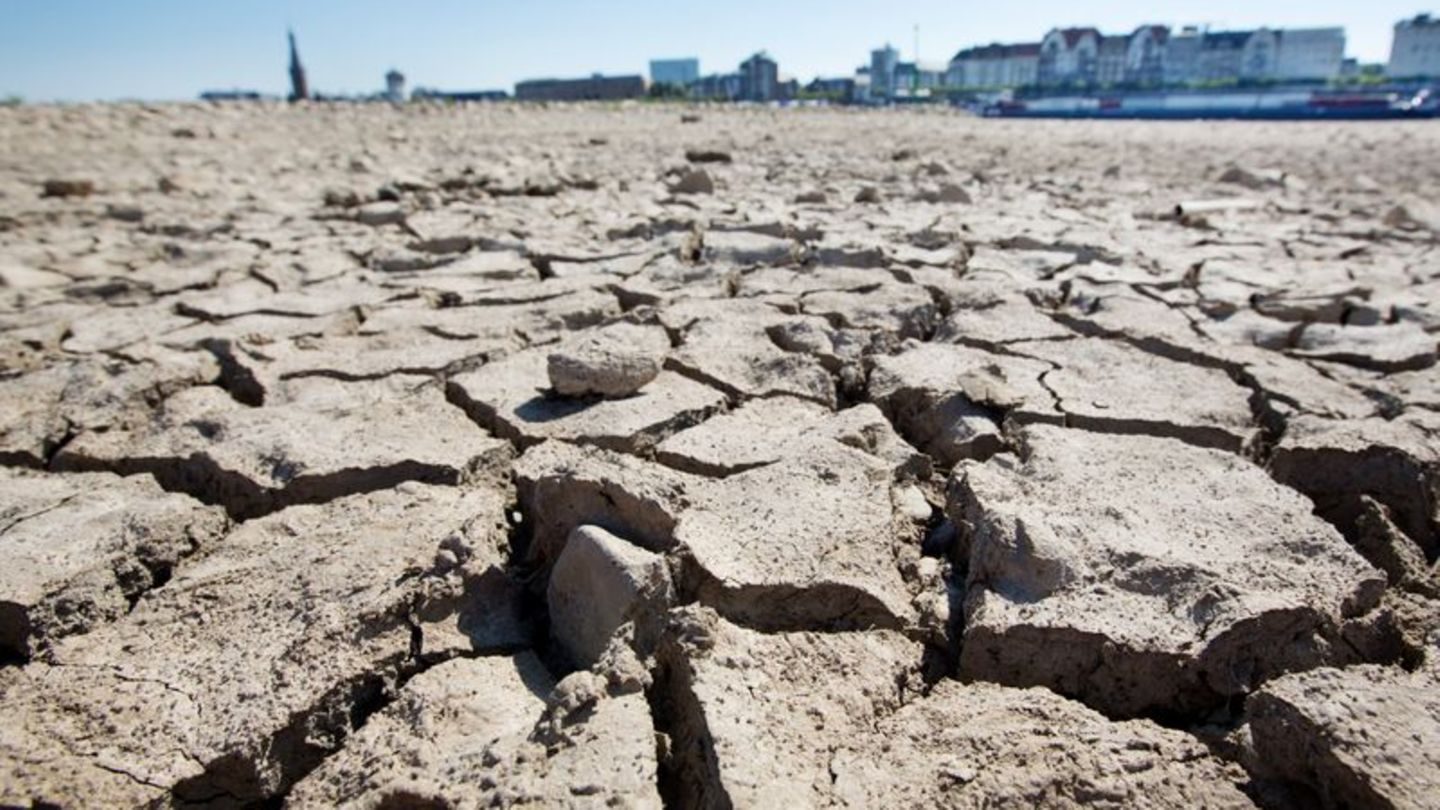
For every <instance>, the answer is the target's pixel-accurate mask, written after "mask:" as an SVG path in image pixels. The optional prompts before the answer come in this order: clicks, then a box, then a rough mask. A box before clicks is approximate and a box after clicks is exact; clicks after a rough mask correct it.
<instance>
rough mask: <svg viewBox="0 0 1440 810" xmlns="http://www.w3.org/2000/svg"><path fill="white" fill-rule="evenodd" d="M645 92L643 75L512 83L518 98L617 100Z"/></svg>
mask: <svg viewBox="0 0 1440 810" xmlns="http://www.w3.org/2000/svg"><path fill="white" fill-rule="evenodd" d="M643 95H645V77H643V76H601V75H600V74H598V73H597V74H595V75H594V76H591V77H590V78H588V79H534V80H531V81H527V82H520V83H519V84H517V85H515V98H516V99H518V100H520V101H617V100H621V99H627V98H640V97H641V96H643Z"/></svg>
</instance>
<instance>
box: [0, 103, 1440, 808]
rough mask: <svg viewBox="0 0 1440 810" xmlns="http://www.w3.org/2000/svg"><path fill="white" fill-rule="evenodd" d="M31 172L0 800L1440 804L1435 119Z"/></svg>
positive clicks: (4, 464) (529, 137)
mask: <svg viewBox="0 0 1440 810" xmlns="http://www.w3.org/2000/svg"><path fill="white" fill-rule="evenodd" d="M0 144H3V148H0V657H3V663H0V804H5V805H19V806H31V805H34V806H65V807H96V806H105V807H139V806H171V805H181V804H186V805H189V804H206V805H213V806H237V805H251V804H259V803H275V804H286V805H289V806H295V807H332V806H352V807H375V808H380V807H391V808H393V807H402V806H403V807H412V806H413V807H478V806H511V805H547V806H552V805H558V806H582V807H660V806H672V807H776V806H786V807H820V806H849V807H908V806H915V807H918V806H927V807H929V806H948V807H1034V806H1046V807H1052V806H1054V807H1062V806H1079V805H1084V806H1106V807H1137V806H1138V807H1161V806H1211V807H1215V806H1226V807H1228V806H1236V807H1245V806H1253V805H1260V806H1265V807H1280V808H1285V807H1296V808H1299V807H1312V806H1316V805H1324V806H1331V807H1425V806H1433V803H1434V801H1435V797H1436V796H1437V795H1440V776H1437V774H1440V697H1437V696H1440V575H1437V568H1436V559H1437V556H1440V372H1437V370H1436V367H1435V364H1436V353H1437V343H1440V206H1437V195H1436V191H1435V189H1436V188H1437V180H1440V163H1437V161H1436V159H1435V156H1436V155H1440V127H1437V126H1436V125H1434V124H1433V123H1428V122H1414V123H1353V124H1351V123H1333V124H1331V123H1326V124H1271V123H1226V122H1204V123H1198V122H1197V123H1172V122H1165V123H1117V122H1044V121H996V120H979V119H974V118H970V117H966V116H963V115H960V114H957V113H950V112H944V111H851V110H833V111H832V110H789V111H779V110H759V109H755V110H747V109H724V108H680V107H670V106H634V107H626V108H621V107H603V108H602V107H593V108H585V107H568V108H567V107H555V108H520V107H512V106H505V105H496V106H467V107H440V106H421V105H414V106H410V107H407V108H404V109H395V108H390V107H386V106H379V105H375V106H279V105H268V104H256V105H237V106H201V105H159V106H141V105H114V106H77V107H18V108H8V109H0Z"/></svg>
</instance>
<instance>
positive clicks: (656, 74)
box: [650, 59, 700, 87]
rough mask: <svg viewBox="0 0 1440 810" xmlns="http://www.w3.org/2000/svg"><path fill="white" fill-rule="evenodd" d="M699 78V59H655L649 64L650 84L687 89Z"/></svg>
mask: <svg viewBox="0 0 1440 810" xmlns="http://www.w3.org/2000/svg"><path fill="white" fill-rule="evenodd" d="M699 78H700V60H699V59H655V60H652V61H651V62H650V82H651V83H652V84H670V85H675V86H676V87H689V86H690V85H692V84H694V83H695V82H696V81H697V80H698V79H699Z"/></svg>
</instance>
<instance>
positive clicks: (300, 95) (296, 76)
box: [287, 31, 310, 101]
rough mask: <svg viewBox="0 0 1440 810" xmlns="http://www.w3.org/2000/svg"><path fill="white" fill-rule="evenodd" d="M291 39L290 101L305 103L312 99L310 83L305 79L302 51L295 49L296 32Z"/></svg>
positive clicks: (291, 35) (292, 32) (291, 33)
mask: <svg viewBox="0 0 1440 810" xmlns="http://www.w3.org/2000/svg"><path fill="white" fill-rule="evenodd" d="M287 33H288V34H289V37H290V100H291V101H304V100H305V99H307V98H310V83H309V82H308V81H307V80H306V79H305V66H304V65H302V64H300V50H299V49H298V48H296V47H295V32H294V31H289V32H287Z"/></svg>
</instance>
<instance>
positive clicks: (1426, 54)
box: [1389, 14, 1440, 79]
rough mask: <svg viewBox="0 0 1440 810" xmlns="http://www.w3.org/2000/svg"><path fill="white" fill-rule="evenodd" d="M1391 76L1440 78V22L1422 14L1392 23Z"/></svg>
mask: <svg viewBox="0 0 1440 810" xmlns="http://www.w3.org/2000/svg"><path fill="white" fill-rule="evenodd" d="M1389 72H1390V75H1391V76H1394V77H1396V78H1402V79H1408V78H1412V77H1418V76H1427V77H1434V76H1440V19H1436V18H1433V17H1431V16H1430V15H1429V14H1421V15H1419V16H1418V17H1413V18H1411V19H1408V20H1401V21H1400V22H1398V23H1395V39H1394V41H1393V42H1392V43H1391V45H1390V67H1389Z"/></svg>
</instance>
